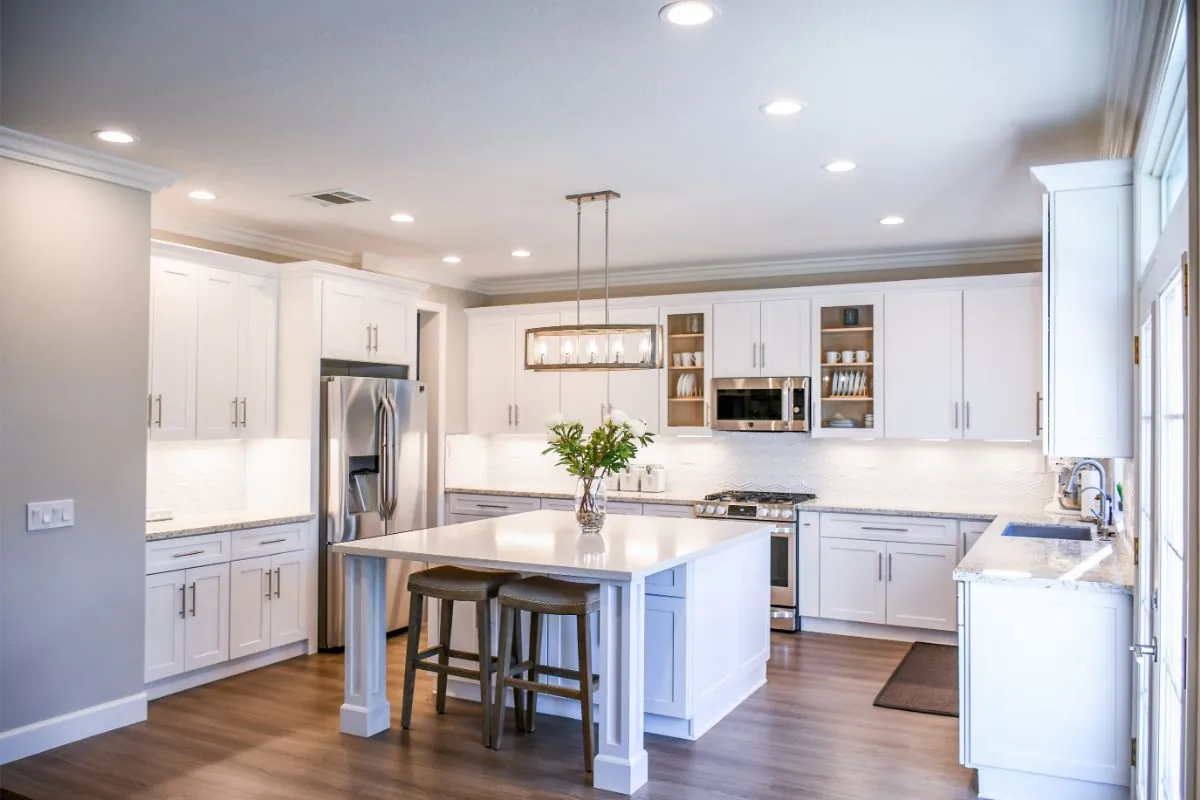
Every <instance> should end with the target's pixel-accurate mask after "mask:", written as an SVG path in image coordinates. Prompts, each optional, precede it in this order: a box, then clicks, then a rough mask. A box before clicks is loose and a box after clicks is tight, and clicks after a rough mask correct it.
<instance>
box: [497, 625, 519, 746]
mask: <svg viewBox="0 0 1200 800" xmlns="http://www.w3.org/2000/svg"><path fill="white" fill-rule="evenodd" d="M512 615H513V617H512V657H513V663H514V664H520V663H521V612H520V611H518V610H516V609H513V612H512ZM504 651H505V647H504V642H503V641H501V642H500V648H499V649H498V650H497V655H499V654H500V653H503V652H504ZM496 693H497V694H498V695H500V697H501V698H503V697H504V686H503V684H501V683H500V679H499V678H497V679H496ZM512 695H513V716H514V717H516V721H517V730H518V731H522V732H524V730H525V690H524V689H519V688H517V687H516V686H514V687H512Z"/></svg>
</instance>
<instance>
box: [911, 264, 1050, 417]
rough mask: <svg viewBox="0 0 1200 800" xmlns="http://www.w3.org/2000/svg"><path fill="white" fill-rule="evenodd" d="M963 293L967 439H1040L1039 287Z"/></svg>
mask: <svg viewBox="0 0 1200 800" xmlns="http://www.w3.org/2000/svg"><path fill="white" fill-rule="evenodd" d="M962 295H963V315H962V320H963V328H962V330H963V333H962V341H963V344H962V352H963V370H962V380H963V385H962V394H963V438H965V439H1022V440H1032V439H1035V438H1037V436H1038V413H1039V409H1038V392H1039V387H1040V385H1041V359H1042V354H1041V349H1040V342H1039V331H1040V319H1041V309H1042V299H1041V291H1040V289H1039V288H1038V287H1037V286H1013V287H998V288H988V289H965V290H964V291H963V293H962ZM889 333H890V331H889Z"/></svg>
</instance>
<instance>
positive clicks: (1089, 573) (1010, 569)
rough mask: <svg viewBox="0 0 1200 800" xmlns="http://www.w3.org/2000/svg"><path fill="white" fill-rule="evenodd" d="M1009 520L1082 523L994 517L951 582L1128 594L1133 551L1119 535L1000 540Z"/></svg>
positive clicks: (1043, 516) (1065, 521)
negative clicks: (1014, 584) (1018, 585)
mask: <svg viewBox="0 0 1200 800" xmlns="http://www.w3.org/2000/svg"><path fill="white" fill-rule="evenodd" d="M1012 522H1028V523H1036V524H1071V525H1080V524H1082V523H1080V522H1079V519H1078V517H1074V518H1073V519H1072V518H1071V517H1068V516H1066V515H1057V514H1024V515H1013V516H1009V515H1003V516H999V517H997V518H996V519H995V520H994V521H993V522H992V524H991V525H989V526H988V528H987V530H986V531H984V532H983V535H982V536H980V537H979V541H978V542H976V543H975V546H974V547H973V548H971V552H969V553H967V555H966V557H965V558H963V560H962V561H961V562H959V564H958V566H957V567H956V568H955V569H954V579H955V580H957V581H981V582H984V583H1019V584H1027V585H1032V586H1041V587H1045V588H1051V589H1067V590H1072V591H1091V592H1112V593H1120V594H1132V593H1133V582H1134V573H1135V569H1134V564H1133V553H1132V552H1131V551H1130V548H1129V545H1128V543H1127V540H1126V539H1125V538H1124V537H1121V536H1114V537H1111V538H1098V537H1097V536H1096V535H1095V529H1094V527H1093V534H1092V540H1091V541H1070V540H1066V539H1029V538H1022V537H1016V536H1004V535H1003V533H1004V529H1005V528H1007V527H1008V525H1009V523H1012ZM1089 527H1091V526H1089Z"/></svg>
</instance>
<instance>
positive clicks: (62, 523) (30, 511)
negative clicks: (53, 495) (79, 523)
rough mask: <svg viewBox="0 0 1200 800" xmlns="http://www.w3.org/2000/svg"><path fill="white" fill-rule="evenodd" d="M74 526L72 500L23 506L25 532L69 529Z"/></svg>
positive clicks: (50, 501) (73, 504)
mask: <svg viewBox="0 0 1200 800" xmlns="http://www.w3.org/2000/svg"><path fill="white" fill-rule="evenodd" d="M74 524H75V501H74V500H48V501H46V502H44V503H27V504H26V505H25V530H28V531H44V530H48V529H50V528H69V527H71V526H72V525H74Z"/></svg>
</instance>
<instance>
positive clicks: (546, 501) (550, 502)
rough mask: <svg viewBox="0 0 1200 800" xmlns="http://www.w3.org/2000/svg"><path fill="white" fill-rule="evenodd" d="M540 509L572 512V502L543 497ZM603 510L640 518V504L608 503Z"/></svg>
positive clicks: (573, 507)
mask: <svg viewBox="0 0 1200 800" xmlns="http://www.w3.org/2000/svg"><path fill="white" fill-rule="evenodd" d="M542 508H544V509H548V510H550V511H574V510H575V501H574V500H563V499H562V498H560V497H545V498H543V499H542ZM605 508H606V509H607V510H608V513H609V514H625V515H627V516H629V515H632V516H635V517H640V516H641V515H642V504H641V503H624V502H620V501H613V502H609V504H608V505H607V506H605Z"/></svg>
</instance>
